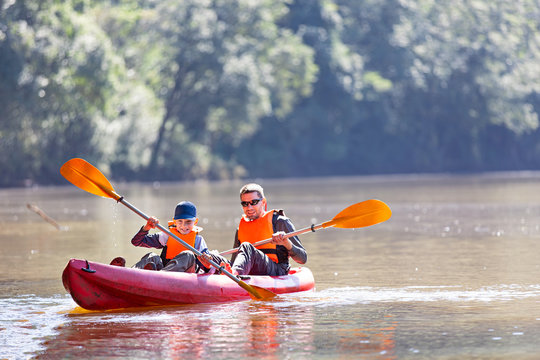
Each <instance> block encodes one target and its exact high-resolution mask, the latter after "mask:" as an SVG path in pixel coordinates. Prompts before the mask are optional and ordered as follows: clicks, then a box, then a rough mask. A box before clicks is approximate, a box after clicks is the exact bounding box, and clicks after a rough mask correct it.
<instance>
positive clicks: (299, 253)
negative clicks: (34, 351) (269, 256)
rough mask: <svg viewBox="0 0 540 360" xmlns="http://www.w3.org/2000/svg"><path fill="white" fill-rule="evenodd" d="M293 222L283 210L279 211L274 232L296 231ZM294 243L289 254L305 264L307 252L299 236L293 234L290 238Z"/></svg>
mask: <svg viewBox="0 0 540 360" xmlns="http://www.w3.org/2000/svg"><path fill="white" fill-rule="evenodd" d="M295 230H296V229H295V228H294V225H293V223H292V222H291V220H290V219H289V218H288V217H287V216H285V213H283V211H280V212H279V213H278V216H277V218H276V221H275V223H274V232H278V231H283V232H285V233H286V234H288V233H290V232H293V231H295ZM289 240H290V241H291V243H292V247H291V249H290V250H288V252H289V256H290V257H291V258H292V259H293V260H294V261H296V262H297V263H299V264H305V263H306V262H307V252H306V249H304V246H303V245H302V242H301V241H300V239H299V238H298V236H292V237H290V238H289Z"/></svg>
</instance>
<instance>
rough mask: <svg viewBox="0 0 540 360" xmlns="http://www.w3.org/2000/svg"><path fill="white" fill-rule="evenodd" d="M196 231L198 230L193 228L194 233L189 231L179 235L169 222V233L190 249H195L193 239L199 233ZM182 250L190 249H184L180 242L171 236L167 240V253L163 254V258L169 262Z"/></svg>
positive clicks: (173, 224)
mask: <svg viewBox="0 0 540 360" xmlns="http://www.w3.org/2000/svg"><path fill="white" fill-rule="evenodd" d="M198 229H200V228H198V227H194V231H191V232H190V233H189V234H186V235H184V234H180V232H179V231H178V230H177V229H176V225H175V223H174V221H169V231H170V232H172V233H173V234H174V235H176V236H178V237H179V238H180V239H182V240H184V241H185V242H186V243H188V244H189V245H191V246H192V247H195V238H196V237H197V234H199V232H198V231H196V230H198ZM184 250H190V249H188V248H187V247H185V246H184V245H183V244H182V243H181V242H180V241H178V240H176V239H175V238H173V237H172V236H169V239H167V252H166V253H165V258H166V259H168V260H170V259H172V258H174V257H175V256H176V255H178V254H180V253H181V252H182V251H184Z"/></svg>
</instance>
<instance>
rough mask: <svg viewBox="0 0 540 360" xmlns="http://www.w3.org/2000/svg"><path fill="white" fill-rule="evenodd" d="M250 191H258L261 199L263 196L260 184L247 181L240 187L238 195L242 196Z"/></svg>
mask: <svg viewBox="0 0 540 360" xmlns="http://www.w3.org/2000/svg"><path fill="white" fill-rule="evenodd" d="M252 192H256V193H258V194H259V196H260V197H261V199H262V198H264V190H263V188H262V186H261V185H259V184H255V183H249V184H246V185H244V186H242V188H241V189H240V197H242V195H244V194H247V193H252Z"/></svg>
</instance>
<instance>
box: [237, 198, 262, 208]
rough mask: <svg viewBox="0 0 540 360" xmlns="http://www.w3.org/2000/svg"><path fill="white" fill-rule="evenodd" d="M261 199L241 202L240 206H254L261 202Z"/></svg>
mask: <svg viewBox="0 0 540 360" xmlns="http://www.w3.org/2000/svg"><path fill="white" fill-rule="evenodd" d="M261 200H262V199H253V200H251V201H241V202H240V204H242V207H247V206H248V205H251V206H255V205H257V204H258V203H259V201H261Z"/></svg>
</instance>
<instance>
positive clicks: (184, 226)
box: [174, 219, 199, 235]
mask: <svg viewBox="0 0 540 360" xmlns="http://www.w3.org/2000/svg"><path fill="white" fill-rule="evenodd" d="M198 220H199V219H178V220H174V224H175V225H176V230H178V232H179V233H180V234H182V235H186V234H189V233H190V232H191V231H192V230H193V226H195V224H197V221H198Z"/></svg>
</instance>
